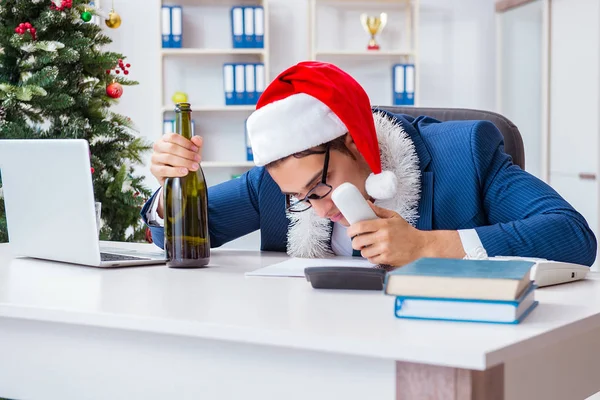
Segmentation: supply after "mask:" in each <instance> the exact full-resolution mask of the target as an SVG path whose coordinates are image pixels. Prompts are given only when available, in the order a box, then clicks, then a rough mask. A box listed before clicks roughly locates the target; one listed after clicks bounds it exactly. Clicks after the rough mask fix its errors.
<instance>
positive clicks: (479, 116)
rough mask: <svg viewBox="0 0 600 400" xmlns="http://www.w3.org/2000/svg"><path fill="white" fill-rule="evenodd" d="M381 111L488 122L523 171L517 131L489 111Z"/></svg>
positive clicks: (439, 109) (422, 108) (519, 136)
mask: <svg viewBox="0 0 600 400" xmlns="http://www.w3.org/2000/svg"><path fill="white" fill-rule="evenodd" d="M377 108H379V109H381V110H385V111H389V112H392V113H394V114H406V115H410V116H411V117H419V116H421V115H425V116H428V117H431V118H434V119H437V120H438V121H464V120H485V121H490V122H491V123H493V124H494V125H496V127H497V128H498V130H499V131H500V133H502V136H504V151H505V152H506V154H508V155H510V156H511V157H512V161H513V163H514V164H516V165H518V166H519V167H521V169H525V150H524V147H523V138H522V137H521V133H520V132H519V129H518V128H517V127H516V126H515V124H513V123H512V122H511V121H510V120H509V119H508V118H506V117H504V116H502V115H500V114H497V113H494V112H490V111H481V110H469V109H463V108H426V107H396V106H381V107H379V106H378V107H377Z"/></svg>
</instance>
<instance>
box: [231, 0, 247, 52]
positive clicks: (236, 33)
mask: <svg viewBox="0 0 600 400" xmlns="http://www.w3.org/2000/svg"><path fill="white" fill-rule="evenodd" d="M231 38H232V45H233V48H234V49H239V48H243V47H244V10H243V8H242V7H232V8H231Z"/></svg>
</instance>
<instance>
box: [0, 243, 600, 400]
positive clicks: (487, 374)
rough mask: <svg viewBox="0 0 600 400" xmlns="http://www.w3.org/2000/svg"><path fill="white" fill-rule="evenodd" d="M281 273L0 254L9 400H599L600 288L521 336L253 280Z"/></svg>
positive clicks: (2, 351)
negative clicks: (115, 265) (92, 263)
mask: <svg viewBox="0 0 600 400" xmlns="http://www.w3.org/2000/svg"><path fill="white" fill-rule="evenodd" d="M127 246H134V247H135V246H146V245H133V244H128V245H127ZM147 246H151V245H147ZM282 259H283V257H282V256H281V254H267V253H262V254H261V253H257V252H247V251H219V250H215V251H213V253H212V267H211V268H208V269H197V270H176V269H169V268H167V267H165V266H152V267H134V268H123V269H113V270H107V269H97V268H90V267H81V266H74V265H68V264H60V263H53V262H45V261H39V260H29V259H11V255H10V245H8V244H4V245H0V397H8V398H18V399H111V400H112V399H142V398H143V399H145V400H146V399H186V398H190V399H192V398H193V399H203V400H204V399H261V400H262V399H278V400H279V399H286V400H291V399H309V398H310V399H321V398H323V399H345V400H347V399H378V400H379V399H390V400H392V399H425V398H442V399H474V398H477V399H479V398H486V399H489V398H494V399H495V398H507V399H516V398H518V399H521V398H523V399H569V400H571V399H582V398H585V397H586V396H589V395H591V394H592V393H594V392H596V391H598V390H600V279H599V278H598V276H596V275H594V276H592V277H591V279H589V280H587V281H582V282H577V283H571V284H568V285H563V286H557V287H552V288H544V289H540V290H538V291H537V298H538V299H539V301H540V305H539V306H538V307H537V309H536V310H535V311H534V312H533V313H532V314H531V315H529V317H528V318H527V319H526V320H525V321H524V322H523V323H522V324H521V325H516V326H512V325H510V326H504V325H487V324H468V323H449V322H428V321H404V320H398V319H396V318H395V317H394V316H393V298H392V297H388V296H384V295H382V294H381V293H378V292H353V291H318V290H314V289H312V287H311V286H310V285H309V284H308V283H307V282H306V281H305V280H303V279H300V278H272V277H271V278H259V277H248V278H247V277H245V276H244V274H243V273H244V271H250V270H254V269H256V268H259V267H261V266H264V265H268V264H270V263H273V262H277V261H280V260H282ZM490 392H491V393H492V395H490V394H489V393H490ZM503 392H504V393H503Z"/></svg>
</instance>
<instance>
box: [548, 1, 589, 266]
mask: <svg viewBox="0 0 600 400" xmlns="http://www.w3.org/2000/svg"><path fill="white" fill-rule="evenodd" d="M551 6H552V10H551V16H552V17H551V18H552V20H551V37H552V47H551V52H550V54H551V73H550V184H551V185H552V186H553V187H554V188H555V189H556V190H557V191H558V192H559V193H560V194H561V195H562V196H563V197H564V198H565V199H566V200H567V201H568V202H569V203H570V204H571V205H573V207H575V209H577V211H579V212H580V213H582V214H583V216H584V217H585V218H586V220H587V222H588V224H589V225H590V227H591V228H592V230H593V231H594V232H595V234H596V236H597V237H598V234H599V233H600V232H599V231H598V228H599V224H598V222H599V221H598V219H599V213H598V207H599V204H598V200H599V196H598V191H599V189H600V188H599V186H598V180H597V176H598V173H599V168H598V160H599V159H600V157H599V146H600V142H599V140H598V135H599V134H600V120H599V117H598V110H599V109H600V51H599V50H600V3H599V2H598V1H597V0H552V2H551ZM574 27H577V28H576V29H574ZM580 174H583V176H581V175H580ZM589 175H592V176H593V179H586V178H585V177H586V176H589ZM599 264H600V263H599V262H598V260H597V261H596V266H598V265H599ZM596 268H597V267H596Z"/></svg>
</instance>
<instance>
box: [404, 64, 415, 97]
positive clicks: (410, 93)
mask: <svg viewBox="0 0 600 400" xmlns="http://www.w3.org/2000/svg"><path fill="white" fill-rule="evenodd" d="M404 78H405V84H404V87H405V89H406V98H405V101H404V104H405V105H407V106H414V105H415V65H414V64H406V65H405V66H404Z"/></svg>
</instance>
